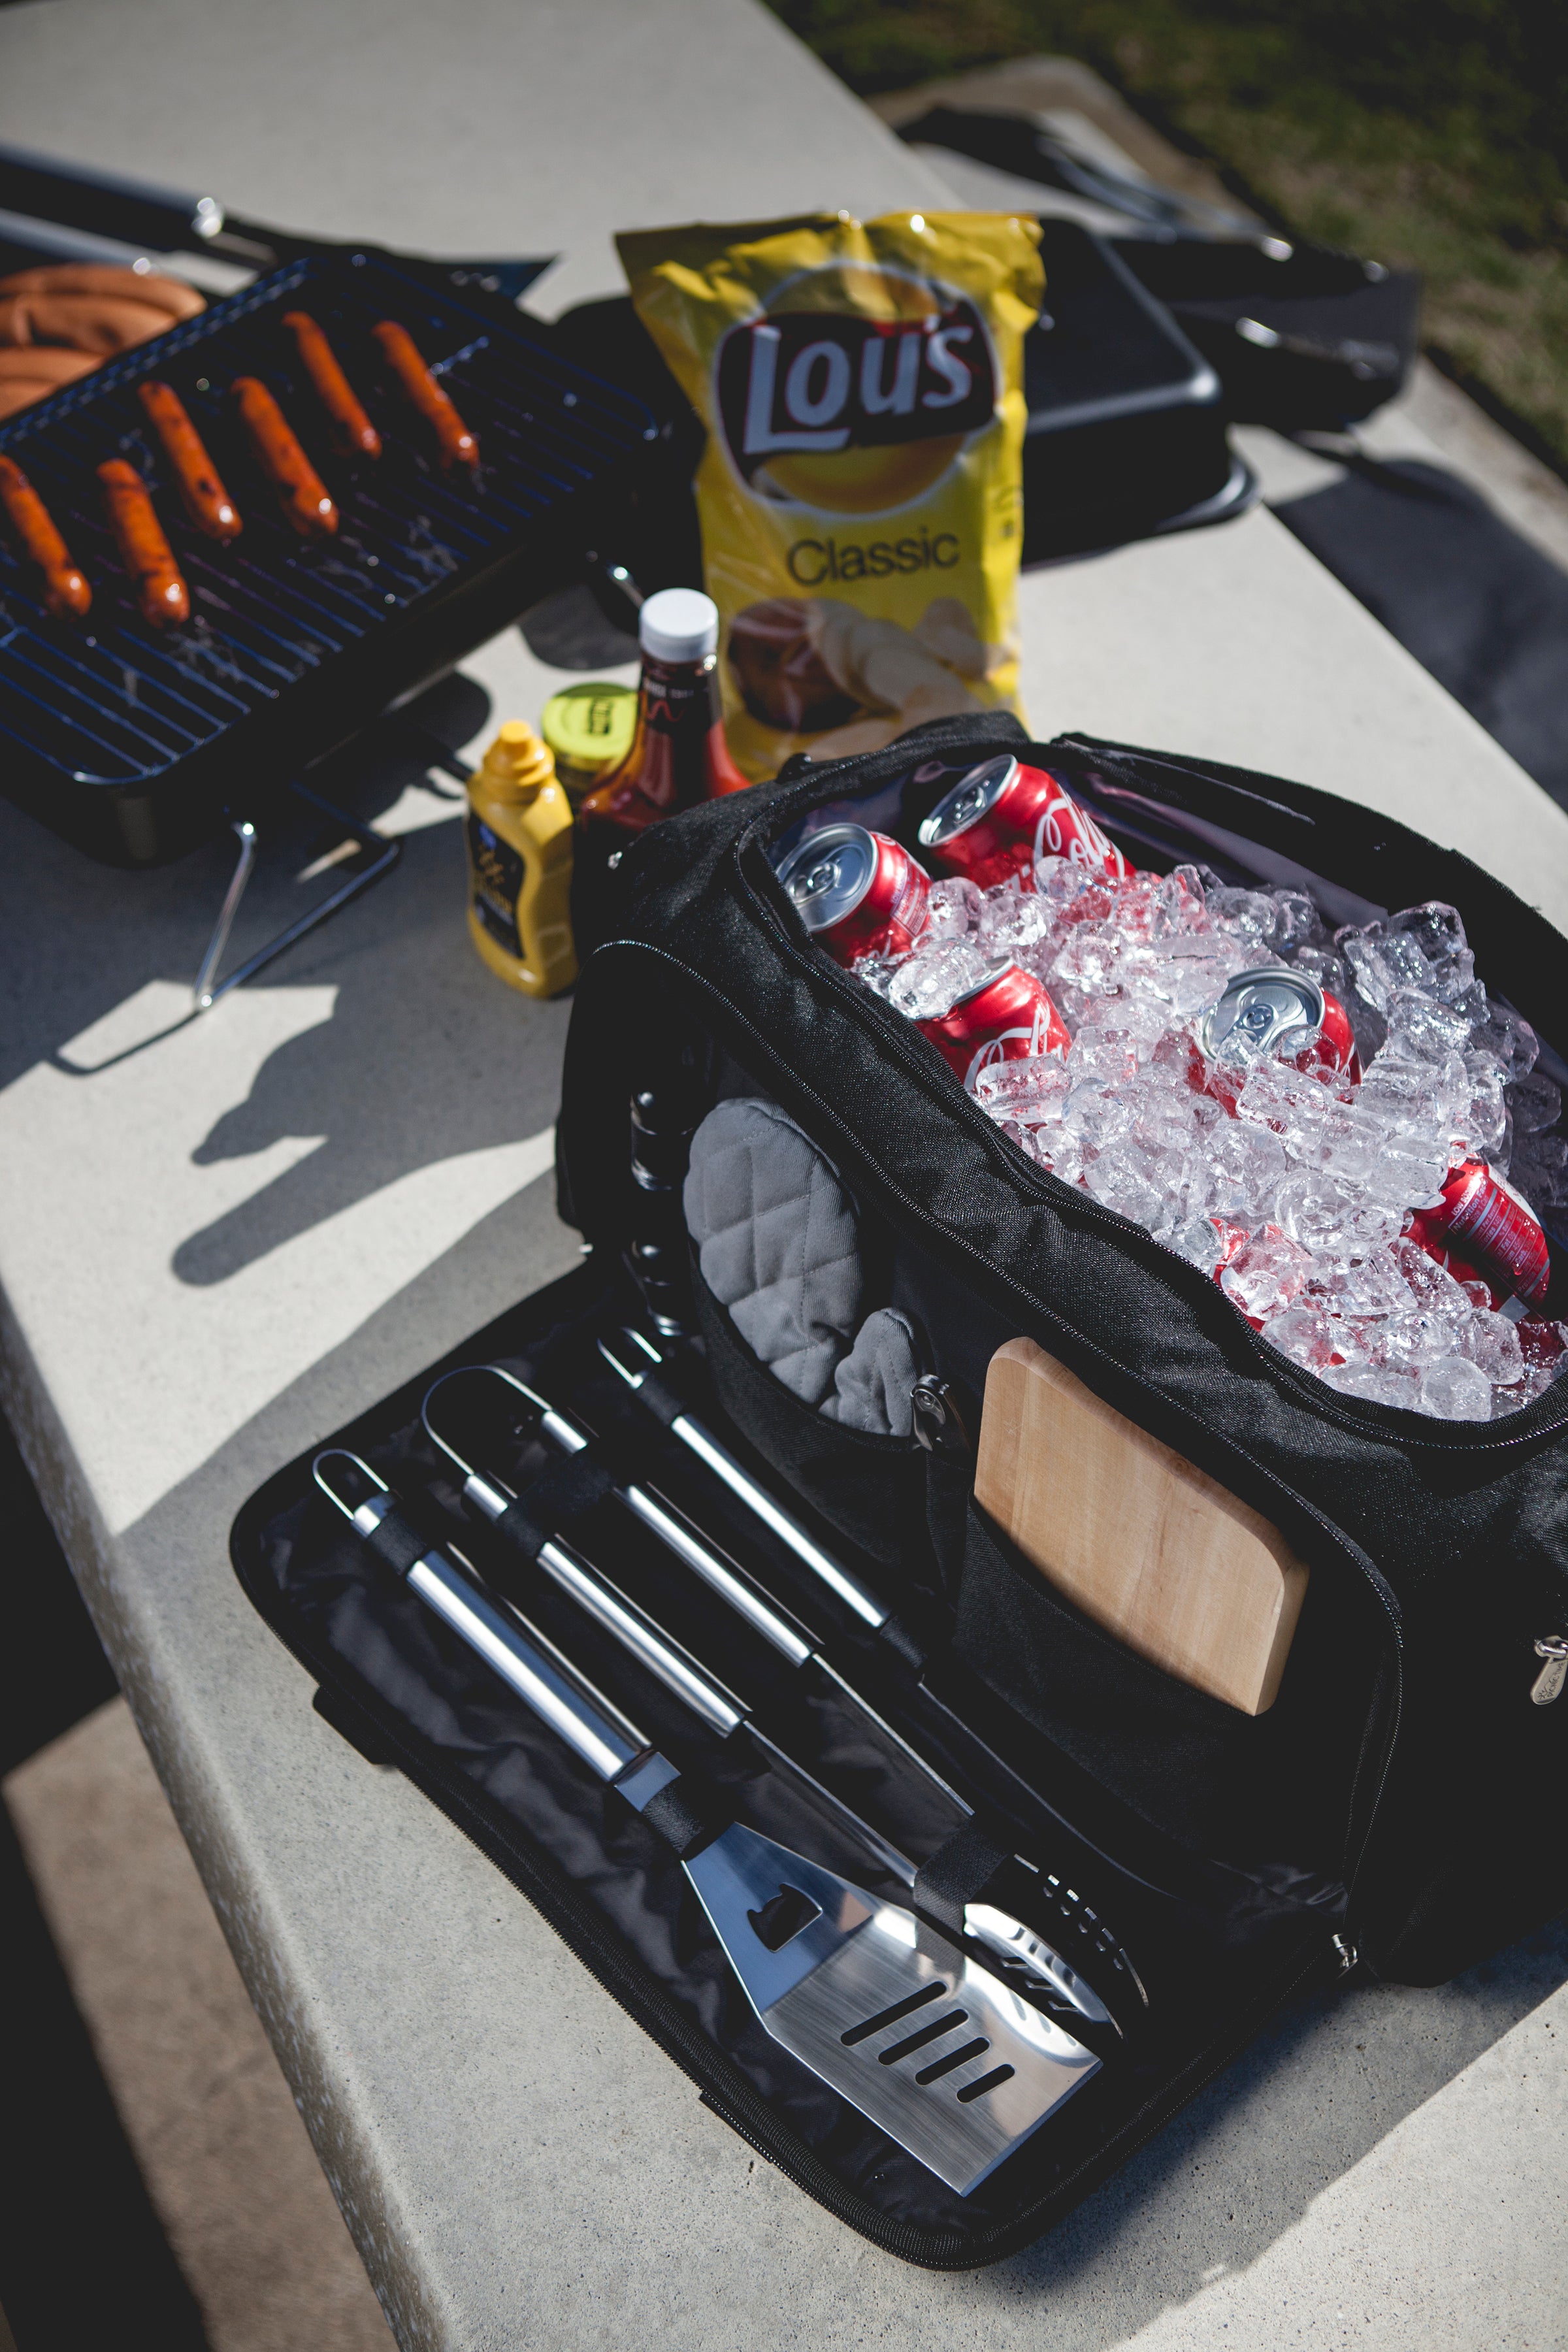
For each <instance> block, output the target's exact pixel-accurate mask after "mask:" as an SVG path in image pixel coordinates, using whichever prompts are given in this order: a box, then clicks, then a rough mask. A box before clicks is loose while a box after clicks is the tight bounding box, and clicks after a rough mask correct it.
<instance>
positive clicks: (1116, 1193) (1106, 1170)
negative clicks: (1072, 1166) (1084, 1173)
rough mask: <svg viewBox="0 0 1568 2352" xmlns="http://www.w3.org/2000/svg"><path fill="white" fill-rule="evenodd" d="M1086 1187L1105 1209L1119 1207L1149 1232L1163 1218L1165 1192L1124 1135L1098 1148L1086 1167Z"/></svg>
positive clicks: (1124, 1214)
mask: <svg viewBox="0 0 1568 2352" xmlns="http://www.w3.org/2000/svg"><path fill="white" fill-rule="evenodd" d="M1087 1181H1088V1185H1089V1191H1090V1192H1092V1193H1093V1194H1094V1196H1095V1198H1096V1199H1097V1200H1099V1201H1103V1202H1104V1203H1105V1205H1106V1207H1107V1208H1108V1209H1116V1210H1119V1211H1120V1213H1121V1215H1122V1216H1124V1217H1131V1219H1132V1220H1133V1222H1134V1223H1136V1224H1140V1225H1146V1226H1147V1227H1148V1229H1149V1231H1150V1232H1151V1233H1152V1232H1153V1231H1154V1230H1155V1229H1156V1227H1157V1226H1158V1225H1159V1224H1160V1223H1162V1222H1163V1216H1164V1213H1165V1208H1166V1202H1167V1194H1166V1192H1165V1190H1164V1188H1163V1186H1162V1185H1161V1184H1159V1183H1158V1182H1157V1181H1155V1179H1154V1178H1153V1177H1152V1175H1151V1174H1150V1173H1149V1171H1148V1169H1147V1166H1146V1165H1145V1163H1144V1160H1143V1157H1142V1154H1141V1153H1140V1152H1139V1151H1138V1150H1137V1149H1136V1147H1135V1146H1133V1145H1132V1144H1131V1142H1130V1141H1129V1140H1128V1139H1121V1140H1120V1141H1118V1142H1115V1143H1112V1144H1111V1145H1110V1147H1109V1148H1108V1149H1107V1150H1104V1151H1102V1152H1101V1153H1100V1157H1099V1159H1098V1160H1096V1161H1095V1163H1094V1165H1093V1167H1092V1168H1091V1169H1090V1170H1089V1172H1088V1177H1087Z"/></svg>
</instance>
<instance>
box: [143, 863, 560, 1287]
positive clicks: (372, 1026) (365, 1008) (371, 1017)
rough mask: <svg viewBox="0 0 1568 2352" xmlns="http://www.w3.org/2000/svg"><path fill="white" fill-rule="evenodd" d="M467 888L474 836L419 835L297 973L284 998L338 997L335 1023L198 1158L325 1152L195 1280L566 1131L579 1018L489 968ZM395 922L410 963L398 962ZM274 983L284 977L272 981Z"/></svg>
mask: <svg viewBox="0 0 1568 2352" xmlns="http://www.w3.org/2000/svg"><path fill="white" fill-rule="evenodd" d="M463 877H464V858H463V843H462V837H461V828H460V826H458V825H457V824H438V825H430V826H426V827H425V828H423V829H422V830H420V831H419V832H416V833H413V834H410V835H407V836H406V838H405V844H404V855H403V864H402V866H401V867H400V868H399V870H398V871H397V873H396V874H395V875H394V876H392V877H390V879H389V880H387V881H386V882H384V883H383V884H381V885H380V886H378V888H377V890H376V892H375V893H374V894H373V895H372V897H371V898H367V899H366V900H365V901H364V902H363V911H362V909H361V908H351V909H349V910H348V911H347V912H345V913H344V914H343V915H342V916H340V917H339V918H337V919H336V920H335V921H334V923H333V924H332V925H331V926H330V927H329V928H328V929H326V930H324V931H323V932H322V933H321V938H320V940H315V941H310V942H309V943H307V944H306V945H305V946H304V947H302V948H301V949H300V950H297V951H296V953H295V954H294V955H293V956H291V957H290V958H289V962H288V964H287V965H286V966H285V967H283V968H282V972H280V976H279V984H280V985H286V986H306V985H310V986H315V987H321V986H330V987H332V988H334V989H335V990H336V1000H335V1003H334V1004H333V1007H332V1012H331V1018H330V1019H329V1020H327V1021H324V1022H321V1023H320V1024H318V1025H317V1026H315V1027H313V1028H310V1029H307V1030H305V1031H304V1032H303V1033H302V1034H300V1035H298V1036H295V1037H292V1038H290V1039H289V1040H288V1041H287V1043H285V1044H283V1045H279V1047H278V1048H277V1049H276V1051H275V1052H273V1053H272V1054H271V1055H268V1059H267V1060H266V1062H264V1063H263V1065H262V1066H261V1068H260V1070H259V1071H258V1074H257V1076H256V1080H255V1083H254V1085H253V1086H252V1087H251V1090H250V1093H249V1094H248V1096H247V1097H246V1099H245V1101H244V1102H242V1103H238V1104H237V1105H236V1106H235V1107H234V1108H232V1109H231V1110H227V1111H226V1112H225V1113H224V1114H223V1116H222V1117H221V1118H219V1119H218V1120H217V1121H216V1125H215V1126H214V1127H213V1129H211V1131H210V1133H209V1134H208V1135H207V1136H206V1138H205V1140H204V1141H203V1142H202V1143H201V1145H200V1146H199V1147H198V1149H197V1150H196V1152H195V1160H196V1162H197V1164H198V1165H199V1166H202V1167H209V1166H211V1165H213V1164H214V1163H215V1162H216V1161H219V1160H239V1159H245V1158H247V1157H249V1156H250V1155H252V1154H254V1153H256V1152H259V1151H265V1150H268V1149H269V1147H271V1146H272V1145H274V1144H276V1143H278V1142H279V1141H280V1140H281V1139H284V1138H286V1137H290V1136H294V1137H310V1136H320V1137H321V1139H322V1140H321V1143H320V1144H319V1145H318V1146H317V1148H316V1149H315V1150H313V1151H310V1153H308V1154H307V1156H306V1157H305V1158H304V1159H302V1160H298V1161H297V1162H296V1163H295V1165H294V1166H293V1167H292V1168H290V1169H289V1170H288V1171H286V1172H285V1173H283V1174H282V1175H280V1176H279V1177H278V1178H277V1179H276V1181H274V1182H272V1183H270V1184H268V1185H266V1186H264V1187H263V1189H262V1190H261V1191H260V1192H256V1193H254V1194H252V1195H251V1196H250V1197H249V1198H248V1199H247V1200H246V1201H244V1202H240V1203H239V1205H238V1206H237V1207H236V1208H234V1209H232V1210H230V1211H228V1212H227V1213H226V1214H225V1215H223V1216H221V1217H219V1218H218V1219H216V1221H215V1223H212V1224H210V1225H208V1226H206V1227H205V1228H204V1229H203V1230H202V1231H201V1232H199V1233H196V1234H192V1235H191V1236H190V1237H189V1239H188V1240H186V1241H185V1242H184V1243H182V1244H181V1245H180V1247H179V1248H178V1250H176V1252H175V1254H174V1272H175V1273H176V1275H177V1276H179V1278H180V1280H181V1281H182V1282H187V1283H193V1284H198V1285H206V1284H212V1283H219V1282H225V1281H226V1280H227V1279H228V1277H229V1276H231V1275H234V1274H237V1273H238V1272H239V1270H240V1269H241V1267H243V1266H246V1265H251V1264H253V1263H254V1261H255V1260H256V1259H258V1258H260V1257H264V1256H265V1255H267V1253H268V1251H269V1250H273V1249H276V1248H278V1247H279V1244H282V1243H284V1242H288V1241H290V1240H292V1239H293V1238H294V1237H295V1235H297V1234H300V1233H303V1232H304V1231H306V1230H307V1229H308V1228H309V1227H310V1226H312V1225H315V1224H319V1223H321V1222H322V1221H323V1220H324V1219H325V1218H328V1217H331V1216H334V1215H336V1214H337V1213H338V1212H339V1211H340V1210H342V1209H345V1208H347V1207H349V1206H350V1205H351V1204H352V1203H353V1202H355V1201H359V1200H363V1199H364V1198H366V1197H367V1196H368V1195H369V1194H371V1193H373V1192H379V1191H381V1190H382V1188H383V1187H384V1185H387V1184H391V1183H393V1182H395V1181H396V1180H397V1179H398V1178H399V1177H401V1176H405V1175H407V1174H408V1173H409V1172H410V1171H412V1170H414V1169H416V1168H421V1167H425V1166H426V1165H428V1164H429V1163H430V1162H432V1161H435V1160H449V1159H454V1158H458V1157H460V1156H461V1155H463V1154H465V1153H467V1152H471V1151H479V1150H485V1149H487V1148H488V1147H490V1146H493V1145H497V1144H504V1143H511V1142H515V1141H517V1140H518V1139H520V1138H521V1137H525V1136H531V1135H537V1134H540V1133H541V1132H542V1130H544V1129H547V1128H548V1127H549V1126H550V1125H551V1123H552V1120H553V1119H554V1117H555V1112H556V1107H557V1102H558V1098H559V1093H560V1079H559V1072H560V1064H561V1049H562V1047H563V1044H564V1042H565V1034H566V1024H567V1020H568V1018H569V1014H570V1006H569V1005H568V1004H567V1003H564V1002H562V1001H559V1000H557V1001H556V1002H554V1003H548V1004H538V1003H531V1002H529V1001H528V1000H527V999H524V998H521V997H520V996H518V995H517V994H515V993H514V992H512V991H511V990H510V989H507V988H505V987H503V986H501V985H500V983H499V982H497V981H496V980H494V979H493V978H492V977H491V975H490V974H489V973H488V972H487V971H485V970H484V969H483V967H482V966H481V965H480V964H479V961H478V959H477V958H476V956H475V954H474V951H473V949H472V947H471V945H470V944H469V941H468V933H467V929H466V927H465V924H464V920H463V904H464V879H463ZM394 923H395V926H396V929H397V937H398V940H399V944H400V948H401V949H403V950H405V952H400V953H398V954H396V955H393V956H389V955H388V954H387V952H386V940H387V935H388V929H389V926H391V925H392V924H394ZM284 972H286V975H287V976H286V978H285V977H283V976H282V973H284ZM271 984H272V975H271V974H270V973H268V975H266V977H265V978H264V980H263V981H262V982H260V983H259V985H262V986H269V985H271Z"/></svg>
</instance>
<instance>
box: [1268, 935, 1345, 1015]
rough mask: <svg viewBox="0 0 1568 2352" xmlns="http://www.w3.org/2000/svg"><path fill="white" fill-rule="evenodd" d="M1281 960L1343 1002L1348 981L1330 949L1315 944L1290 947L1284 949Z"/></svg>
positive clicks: (1342, 966) (1338, 960)
mask: <svg viewBox="0 0 1568 2352" xmlns="http://www.w3.org/2000/svg"><path fill="white" fill-rule="evenodd" d="M1283 960H1284V961H1285V962H1286V963H1289V964H1293V965H1294V966H1295V968H1296V970H1297V971H1304V972H1305V973H1306V974H1307V976H1308V978H1309V979H1310V980H1315V981H1316V982H1317V983H1318V986H1319V987H1320V988H1326V989H1327V990H1328V992H1329V994H1330V995H1331V996H1337V997H1338V998H1339V1000H1340V1003H1344V1001H1345V991H1346V989H1347V988H1348V987H1349V985H1350V982H1349V981H1348V980H1347V979H1346V977H1345V968H1344V965H1343V964H1342V962H1341V961H1340V959H1339V957H1338V956H1337V955H1335V954H1334V952H1333V950H1331V949H1330V948H1326V947H1318V946H1316V945H1309V946H1306V947H1300V948H1298V947H1292V948H1289V949H1288V950H1285V952H1284V959H1283Z"/></svg>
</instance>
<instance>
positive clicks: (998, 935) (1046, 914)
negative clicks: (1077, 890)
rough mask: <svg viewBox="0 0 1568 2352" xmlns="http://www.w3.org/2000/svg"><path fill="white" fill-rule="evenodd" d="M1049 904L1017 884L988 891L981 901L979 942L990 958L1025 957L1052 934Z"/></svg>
mask: <svg viewBox="0 0 1568 2352" xmlns="http://www.w3.org/2000/svg"><path fill="white" fill-rule="evenodd" d="M1051 928H1052V912H1051V908H1050V906H1049V904H1048V903H1047V901H1046V900H1044V899H1042V898H1040V897H1039V895H1038V893H1037V892H1036V891H1034V890H1022V889H1020V888H1019V887H1018V885H1017V883H1016V882H1008V883H1005V884H1004V885H1003V887H1001V888H1000V889H994V890H987V891H986V893H985V896H984V898H983V899H982V900H981V902H980V943H981V945H982V947H983V948H984V950H985V952H986V954H987V955H990V956H1004V955H1005V956H1013V957H1016V956H1018V955H1020V954H1026V953H1027V951H1028V950H1030V949H1032V948H1037V947H1038V946H1039V945H1040V944H1041V943H1042V941H1044V940H1046V939H1047V938H1048V937H1049V935H1050V931H1051Z"/></svg>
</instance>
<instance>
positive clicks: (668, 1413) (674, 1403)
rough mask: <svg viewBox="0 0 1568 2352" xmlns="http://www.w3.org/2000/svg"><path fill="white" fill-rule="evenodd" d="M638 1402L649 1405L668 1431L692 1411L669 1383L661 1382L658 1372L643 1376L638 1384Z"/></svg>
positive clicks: (648, 1407) (650, 1409) (650, 1410)
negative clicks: (683, 1415) (684, 1414)
mask: <svg viewBox="0 0 1568 2352" xmlns="http://www.w3.org/2000/svg"><path fill="white" fill-rule="evenodd" d="M637 1402H638V1403H639V1404H645V1405H647V1409H648V1411H649V1412H651V1413H652V1414H653V1415H654V1417H655V1419H656V1420H658V1421H662V1422H663V1423H664V1425H665V1427H666V1429H668V1428H669V1427H670V1425H671V1423H674V1422H678V1421H679V1419H680V1417H681V1415H682V1414H683V1413H688V1412H690V1411H691V1407H690V1406H689V1404H688V1403H687V1402H686V1399H685V1398H684V1397H683V1396H678V1395H677V1394H676V1392H675V1391H674V1390H673V1389H672V1388H671V1387H670V1385H669V1382H668V1381H661V1380H660V1378H659V1376H658V1373H657V1372H645V1373H644V1374H643V1376H642V1378H641V1380H640V1381H638V1382H637Z"/></svg>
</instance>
